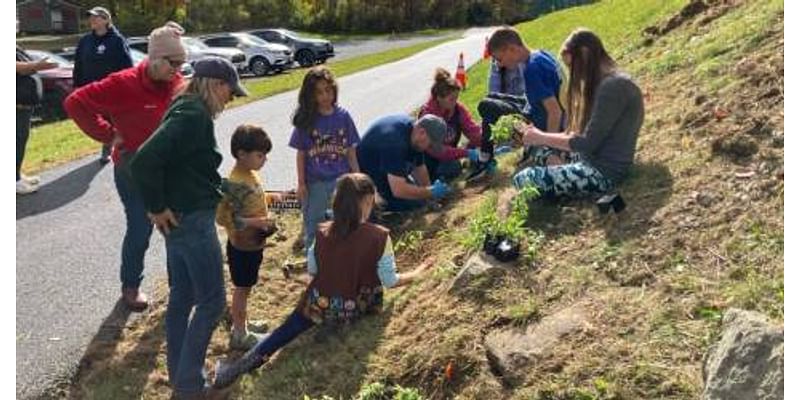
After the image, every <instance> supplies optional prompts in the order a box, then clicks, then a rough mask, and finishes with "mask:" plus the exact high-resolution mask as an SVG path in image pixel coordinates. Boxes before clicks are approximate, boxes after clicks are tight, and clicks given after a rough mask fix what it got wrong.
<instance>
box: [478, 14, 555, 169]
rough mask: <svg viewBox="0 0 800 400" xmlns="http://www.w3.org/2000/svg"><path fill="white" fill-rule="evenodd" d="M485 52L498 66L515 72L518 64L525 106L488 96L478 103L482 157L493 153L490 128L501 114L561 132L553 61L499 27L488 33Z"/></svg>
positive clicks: (548, 130) (552, 58)
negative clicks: (521, 75) (480, 120)
mask: <svg viewBox="0 0 800 400" xmlns="http://www.w3.org/2000/svg"><path fill="white" fill-rule="evenodd" d="M489 52H490V53H491V55H492V57H493V58H494V60H495V62H496V63H497V65H498V67H503V68H506V69H517V68H519V66H520V65H522V67H523V78H524V79H523V80H524V82H525V97H526V99H527V104H525V105H524V106H523V107H520V105H519V104H515V103H513V102H508V101H504V100H503V99H498V98H492V97H487V98H486V99H484V100H482V101H481V102H480V103H479V104H478V113H479V114H480V115H481V118H482V119H483V135H484V136H483V145H482V146H481V151H482V153H483V154H482V157H483V158H485V159H489V158H491V156H492V154H493V150H494V143H493V141H492V140H491V134H492V128H491V125H492V124H494V123H495V122H497V120H498V119H499V118H500V117H501V116H503V115H506V114H522V115H523V116H524V117H525V118H527V119H528V120H529V121H531V122H532V123H533V124H534V125H535V126H536V127H537V128H539V129H541V130H543V131H545V132H560V131H561V130H563V128H564V108H563V107H562V106H561V102H560V101H559V98H558V96H559V92H560V91H561V74H560V68H559V65H558V61H556V58H555V57H554V56H553V55H552V54H550V53H548V52H546V51H544V50H531V49H529V48H528V47H527V45H526V44H525V42H524V41H523V40H522V37H520V35H519V33H518V32H517V31H516V30H514V29H513V28H510V27H504V28H500V29H498V30H496V31H495V32H494V33H493V34H492V36H491V37H490V38H489ZM526 156H527V152H526ZM523 159H524V158H523ZM555 161H556V160H555V159H553V162H555Z"/></svg>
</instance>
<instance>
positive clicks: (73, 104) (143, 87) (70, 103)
mask: <svg viewBox="0 0 800 400" xmlns="http://www.w3.org/2000/svg"><path fill="white" fill-rule="evenodd" d="M147 65H148V61H147V60H145V61H143V62H141V63H139V65H137V66H135V67H132V68H128V69H124V70H122V71H118V72H115V73H113V74H111V75H109V76H107V77H106V78H104V79H102V80H100V81H97V82H93V83H90V84H88V85H86V86H83V87H81V88H78V89H76V90H75V91H73V92H72V93H71V94H70V95H69V96H68V97H67V98H66V99H65V100H64V110H65V111H66V112H67V114H68V115H69V116H70V118H72V119H73V120H74V121H75V123H76V124H77V125H78V127H80V128H81V130H83V132H84V133H86V134H87V135H89V136H90V137H92V138H93V139H95V140H97V141H100V142H103V143H110V142H111V141H112V140H113V139H114V135H115V134H119V135H120V136H121V137H122V144H121V145H122V147H123V148H124V149H125V150H126V151H128V152H135V151H136V150H137V149H138V148H139V146H140V145H141V144H142V143H144V141H145V140H147V138H149V137H150V135H152V134H153V132H154V131H155V130H156V128H157V127H158V125H159V123H160V122H161V117H163V116H164V113H165V112H166V110H167V107H168V106H169V104H170V103H171V102H172V98H173V96H174V95H175V92H176V90H177V89H178V88H179V87H180V85H181V84H182V82H183V78H182V77H181V75H180V74H178V73H176V74H175V76H174V77H173V78H172V80H170V81H168V82H158V81H153V80H152V79H150V77H149V76H148V75H147ZM119 150H120V149H119V145H117V146H114V149H113V152H112V153H111V157H112V159H113V160H114V163H117V162H118V161H119Z"/></svg>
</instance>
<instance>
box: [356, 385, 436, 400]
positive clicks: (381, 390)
mask: <svg viewBox="0 0 800 400" xmlns="http://www.w3.org/2000/svg"><path fill="white" fill-rule="evenodd" d="M355 399H356V400H423V399H425V397H423V396H422V394H421V393H420V392H419V390H417V389H414V388H407V387H403V386H400V385H394V386H388V385H386V384H385V383H382V382H373V383H370V384H367V385H364V386H362V387H361V390H359V391H358V394H357V395H356V397H355Z"/></svg>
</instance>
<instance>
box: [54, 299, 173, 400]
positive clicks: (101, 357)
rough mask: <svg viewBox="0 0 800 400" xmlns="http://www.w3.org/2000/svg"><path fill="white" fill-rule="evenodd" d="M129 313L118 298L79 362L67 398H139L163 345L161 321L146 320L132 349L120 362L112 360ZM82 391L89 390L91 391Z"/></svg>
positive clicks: (160, 319) (162, 325)
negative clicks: (144, 329)
mask: <svg viewBox="0 0 800 400" xmlns="http://www.w3.org/2000/svg"><path fill="white" fill-rule="evenodd" d="M130 314H131V312H130V310H128V308H127V306H125V304H124V302H123V301H122V300H121V299H120V300H119V301H117V304H116V305H115V306H114V309H113V310H112V311H111V313H110V314H109V316H108V317H106V319H105V320H104V321H103V323H102V324H101V326H100V329H99V330H98V332H97V334H95V336H94V338H92V341H91V342H90V343H89V345H88V346H87V348H86V351H85V353H84V355H83V357H82V358H81V360H80V363H79V367H78V373H77V374H76V377H75V383H74V385H73V388H72V390H70V395H69V396H68V397H69V398H70V399H112V398H113V399H141V398H143V396H144V389H145V386H146V384H147V381H148V376H149V375H150V373H151V372H152V371H153V370H154V369H155V368H156V357H157V356H158V353H159V351H160V349H161V345H162V343H163V342H164V322H163V318H161V317H158V318H156V319H155V320H152V318H151V317H150V316H142V317H141V318H149V319H151V321H149V322H152V323H149V325H150V327H149V328H148V330H147V331H146V332H145V333H143V334H142V335H141V337H139V339H138V340H137V341H136V345H135V347H133V348H132V349H130V350H128V351H125V352H124V356H123V357H122V358H121V359H119V360H114V359H112V357H113V355H114V354H118V353H120V352H121V351H120V350H119V349H117V347H118V345H119V343H120V342H121V341H122V338H123V331H124V330H125V327H126V324H127V322H128V319H129V316H130ZM85 388H91V390H90V391H87V390H85Z"/></svg>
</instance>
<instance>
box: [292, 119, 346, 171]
mask: <svg viewBox="0 0 800 400" xmlns="http://www.w3.org/2000/svg"><path fill="white" fill-rule="evenodd" d="M360 140H361V139H360V138H359V136H358V130H356V125H355V124H354V123H353V119H352V118H350V113H348V112H347V110H345V109H344V108H341V107H339V106H336V108H335V109H334V111H333V114H331V115H318V116H317V120H316V121H315V122H314V128H313V129H312V130H311V132H306V131H303V130H300V129H297V128H295V129H294V131H292V138H291V139H290V140H289V146H290V147H292V148H294V149H297V150H298V151H305V152H306V167H305V168H306V182H318V181H328V180H333V179H336V178H338V177H339V176H341V175H343V174H346V173H348V172H350V163H348V162H347V150H348V149H349V148H351V147H355V146H356V145H357V144H358V142H359V141H360Z"/></svg>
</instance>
